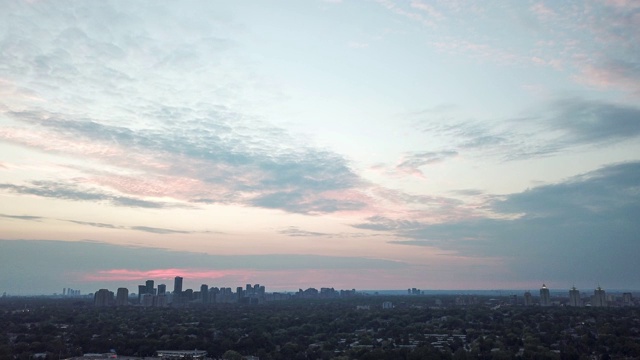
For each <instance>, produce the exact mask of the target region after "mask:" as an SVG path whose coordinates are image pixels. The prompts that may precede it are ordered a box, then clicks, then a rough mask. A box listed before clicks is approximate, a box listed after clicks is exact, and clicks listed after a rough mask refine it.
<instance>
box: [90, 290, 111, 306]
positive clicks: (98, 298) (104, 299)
mask: <svg viewBox="0 0 640 360" xmlns="http://www.w3.org/2000/svg"><path fill="white" fill-rule="evenodd" d="M112 301H113V293H112V292H111V291H109V290H107V289H100V290H98V291H96V293H95V294H94V295H93V304H94V305H95V306H100V307H103V306H109V305H111V303H112Z"/></svg>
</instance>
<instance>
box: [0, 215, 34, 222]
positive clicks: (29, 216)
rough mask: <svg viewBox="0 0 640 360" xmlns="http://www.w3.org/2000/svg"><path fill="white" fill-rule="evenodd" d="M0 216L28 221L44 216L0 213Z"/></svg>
mask: <svg viewBox="0 0 640 360" xmlns="http://www.w3.org/2000/svg"><path fill="white" fill-rule="evenodd" d="M0 217H3V218H8V219H18V220H27V221H40V220H42V219H43V218H42V217H40V216H31V215H7V214H0Z"/></svg>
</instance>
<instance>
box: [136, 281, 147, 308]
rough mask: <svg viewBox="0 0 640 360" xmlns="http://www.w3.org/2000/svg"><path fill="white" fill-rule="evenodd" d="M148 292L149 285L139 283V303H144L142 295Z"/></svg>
mask: <svg viewBox="0 0 640 360" xmlns="http://www.w3.org/2000/svg"><path fill="white" fill-rule="evenodd" d="M146 293H147V285H138V304H142V295H144V294H146Z"/></svg>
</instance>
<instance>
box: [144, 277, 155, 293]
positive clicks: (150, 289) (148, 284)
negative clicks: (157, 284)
mask: <svg viewBox="0 0 640 360" xmlns="http://www.w3.org/2000/svg"><path fill="white" fill-rule="evenodd" d="M145 285H146V287H147V290H146V291H147V292H146V293H145V294H151V295H155V293H156V290H155V288H154V287H153V280H147V281H146V282H145Z"/></svg>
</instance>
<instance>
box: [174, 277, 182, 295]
mask: <svg viewBox="0 0 640 360" xmlns="http://www.w3.org/2000/svg"><path fill="white" fill-rule="evenodd" d="M173 294H174V295H175V294H182V277H180V276H176V278H175V279H174V280H173Z"/></svg>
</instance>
